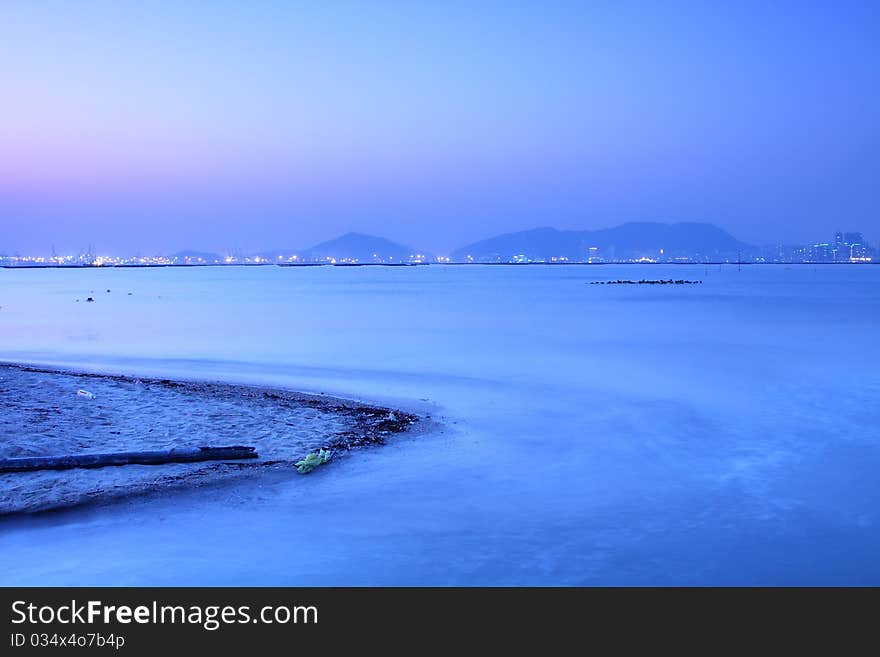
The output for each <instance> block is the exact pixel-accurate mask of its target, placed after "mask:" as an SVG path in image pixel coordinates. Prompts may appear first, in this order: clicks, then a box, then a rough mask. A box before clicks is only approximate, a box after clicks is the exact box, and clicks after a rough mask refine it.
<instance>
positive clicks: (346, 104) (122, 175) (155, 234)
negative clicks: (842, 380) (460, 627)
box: [0, 0, 880, 254]
mask: <svg viewBox="0 0 880 657" xmlns="http://www.w3.org/2000/svg"><path fill="white" fill-rule="evenodd" d="M878 117H880V3H876V2H846V1H837V2H811V1H810V0H805V1H802V2H778V3H767V2H747V1H741V2H736V1H733V2H730V3H717V2H706V3H700V2H697V1H694V0H691V1H686V2H676V1H675V0H671V1H670V2H663V3H658V2H650V1H647V0H645V1H641V2H639V1H632V2H586V1H578V2H556V1H554V0H549V1H545V2H540V3H538V2H516V1H515V0H508V1H498V2H490V1H484V2H480V1H479V0H472V1H469V2H457V1H455V0H451V1H449V2H442V3H439V2H434V3H427V2H426V3H422V2H411V1H406V2H404V1H391V0H388V1H385V2H379V1H376V2H371V1H369V0H363V1H361V2H334V1H333V0H323V1H321V2H294V1H288V2H270V1H260V0H254V1H250V2H243V1H239V2H224V1H222V0H218V1H215V2H210V3H206V2H188V1H186V0H176V1H174V2H151V1H149V0H145V1H140V2H126V1H124V0H116V1H106V2H105V1H101V0H91V1H87V2H86V1H84V2H66V1H63V2H55V1H52V0H41V1H40V2H32V1H28V0H23V1H19V0H0V252H6V253H13V252H22V253H25V252H26V253H48V252H49V251H50V250H51V249H53V248H54V249H56V250H57V252H59V253H64V252H74V251H78V250H80V249H84V248H86V247H88V246H89V245H93V246H94V248H95V250H96V251H99V252H107V253H109V252H113V253H119V254H122V253H131V254H135V253H139V254H151V253H170V252H174V251H176V250H180V249H201V250H212V251H218V252H245V251H256V250H263V249H275V248H303V247H307V246H310V245H312V244H314V243H316V242H319V241H322V240H324V239H328V238H332V237H335V236H337V235H339V234H342V233H345V232H348V231H358V232H365V233H371V234H377V235H382V236H385V237H388V238H391V239H394V240H396V241H400V242H403V243H405V244H409V245H411V246H414V247H418V248H423V249H427V250H431V251H433V252H434V253H438V254H442V253H444V252H448V251H450V250H452V249H454V248H456V247H459V246H462V245H463V244H466V243H469V242H471V241H475V240H477V239H482V238H485V237H489V236H492V235H494V234H497V233H501V232H508V231H512V230H522V229H528V228H533V227H537V226H555V227H557V228H562V229H596V228H604V227H608V226H613V225H616V224H619V223H623V222H625V221H669V222H673V221H706V222H711V223H715V224H717V225H719V226H721V227H722V228H725V229H727V230H728V231H730V232H731V233H733V234H734V235H735V236H736V237H738V238H740V239H742V240H745V241H748V242H752V243H755V244H769V243H774V242H779V241H784V242H802V241H803V242H806V241H816V240H823V239H827V238H829V237H830V235H831V234H833V232H835V231H836V230H860V231H863V232H864V233H865V234H866V236H867V237H868V238H869V239H872V240H875V241H880V121H878Z"/></svg>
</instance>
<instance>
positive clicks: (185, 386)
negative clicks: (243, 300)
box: [0, 364, 418, 514]
mask: <svg viewBox="0 0 880 657" xmlns="http://www.w3.org/2000/svg"><path fill="white" fill-rule="evenodd" d="M80 391H83V392H84V393H87V394H78V393H79V392H80ZM417 422H418V418H417V417H416V416H415V415H412V414H409V413H404V412H402V411H400V410H392V409H389V408H382V407H377V406H369V405H366V404H361V403H356V402H352V401H347V400H343V399H338V398H334V397H329V396H326V395H307V394H303V393H296V392H292V391H289V390H283V389H278V388H267V387H258V386H243V385H231V384H223V383H210V382H198V381H173V380H169V379H155V378H144V377H141V378H138V377H128V376H111V375H99V374H93V373H84V372H74V371H64V370H52V369H47V368H36V367H28V366H20V365H9V364H0V458H14V457H25V456H57V455H68V454H70V455H76V454H92V453H106V452H123V451H137V450H164V449H173V448H186V447H200V446H205V445H235V444H246V445H251V446H254V447H256V448H257V452H258V453H259V455H260V458H259V459H256V460H248V461H234V462H233V461H230V462H222V461H219V462H204V463H171V464H165V465H159V466H153V465H126V466H121V467H104V468H96V469H71V470H63V471H39V472H20V473H6V474H0V514H12V513H21V512H34V511H46V510H50V509H61V508H65V507H71V506H75V505H81V504H86V503H89V504H100V503H109V502H110V501H112V500H118V499H120V498H126V497H132V496H135V495H143V494H146V493H157V492H166V493H167V492H168V491H171V490H172V489H173V490H180V489H184V488H186V487H193V486H199V487H204V486H216V485H223V484H224V483H226V482H228V481H230V480H231V479H241V478H242V477H253V476H256V475H259V474H261V473H264V472H265V471H266V470H267V469H274V470H277V471H279V472H282V473H287V474H289V475H290V476H291V477H294V476H297V475H296V473H295V470H294V467H293V464H294V463H295V462H296V461H297V460H299V459H301V458H303V457H304V456H305V455H307V454H309V453H310V452H313V451H316V450H318V449H321V448H325V449H328V450H331V451H332V452H333V453H334V457H333V458H334V459H339V458H344V457H345V456H346V455H347V454H348V453H349V452H350V450H351V449H354V448H357V447H364V446H367V445H379V444H382V443H384V442H385V440H386V439H387V438H388V437H389V436H390V435H392V434H397V433H401V432H403V431H407V430H409V429H411V428H413V427H414V426H415V425H416V424H417Z"/></svg>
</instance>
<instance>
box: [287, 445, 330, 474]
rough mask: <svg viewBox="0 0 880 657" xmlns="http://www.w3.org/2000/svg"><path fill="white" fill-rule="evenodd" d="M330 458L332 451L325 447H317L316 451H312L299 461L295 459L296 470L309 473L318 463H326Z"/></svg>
mask: <svg viewBox="0 0 880 657" xmlns="http://www.w3.org/2000/svg"><path fill="white" fill-rule="evenodd" d="M331 458H333V452H331V451H329V450H326V449H319V450H318V451H317V452H312V453H311V454H309V455H308V456H306V457H305V458H304V459H302V460H301V461H297V462H296V464H295V465H296V471H297V472H299V473H300V474H309V473H310V472H311V471H312V470H314V469H315V468H317V467H318V466H319V465H324V464H325V463H327V461H329V460H330V459H331Z"/></svg>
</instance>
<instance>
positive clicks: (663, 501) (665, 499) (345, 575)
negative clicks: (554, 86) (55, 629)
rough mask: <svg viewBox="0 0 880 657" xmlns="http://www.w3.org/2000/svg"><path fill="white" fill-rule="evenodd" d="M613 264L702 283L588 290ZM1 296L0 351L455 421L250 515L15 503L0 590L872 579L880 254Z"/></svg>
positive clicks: (188, 273) (619, 271) (76, 278)
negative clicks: (815, 262) (332, 397)
mask: <svg viewBox="0 0 880 657" xmlns="http://www.w3.org/2000/svg"><path fill="white" fill-rule="evenodd" d="M617 278H635V279H639V278H688V279H701V280H702V281H703V284H702V285H692V286H690V285H689V286H663V287H660V286H599V285H589V284H588V283H589V282H590V281H592V280H605V279H617ZM108 288H109V289H111V292H110V293H107V292H106V291H105V290H106V289H108ZM92 290H93V291H94V292H93V293H92V292H91V291H92ZM128 292H131V293H132V294H131V295H130V296H129V295H128ZM89 295H92V296H94V297H95V299H96V301H95V302H94V303H90V304H85V302H84V301H83V299H84V298H85V297H86V296H89ZM77 298H79V299H80V301H79V302H76V301H75V299H77ZM0 306H2V309H0V345H2V346H0V359H17V360H31V361H52V362H57V363H66V364H71V365H76V366H88V367H94V368H98V369H112V370H116V371H122V372H130V373H137V372H143V373H153V374H155V373H162V374H164V375H168V376H192V377H196V378H204V377H207V378H223V379H228V380H235V381H244V382H249V381H250V382H266V383H273V384H282V385H289V386H292V387H295V388H303V389H310V390H321V391H327V392H334V393H339V394H345V395H349V396H355V397H362V398H368V399H377V400H379V401H385V400H395V401H403V402H404V403H405V402H407V401H409V402H412V403H413V404H415V405H420V407H422V408H430V409H432V411H433V413H434V415H435V416H437V417H440V418H441V419H442V421H443V422H444V424H445V426H446V431H445V433H443V434H440V435H434V436H430V437H426V438H425V439H423V440H418V441H411V442H404V443H401V444H399V445H392V446H389V447H388V448H385V449H382V450H378V451H375V452H371V453H370V454H369V455H368V456H367V457H366V459H365V460H363V461H361V462H360V463H359V464H354V463H352V464H350V465H349V464H346V465H344V466H342V465H341V466H340V467H338V468H335V469H330V470H329V471H328V472H326V473H324V474H323V475H322V476H321V477H318V478H315V479H311V478H310V479H308V480H307V481H303V480H302V479H293V480H292V481H291V482H289V483H286V484H283V485H279V487H278V488H277V489H275V490H273V493H272V495H271V496H268V497H266V498H265V499H262V498H259V495H258V494H257V493H254V495H256V496H257V497H256V498H254V499H251V500H249V501H250V502H254V500H257V501H258V502H259V503H258V505H257V511H256V512H254V509H253V504H251V507H250V508H249V509H248V510H247V511H246V510H245V509H244V508H242V509H241V510H240V515H238V514H237V513H236V511H235V510H234V509H233V511H231V512H227V513H225V514H224V515H223V516H222V518H220V519H218V518H217V517H215V516H214V515H212V514H210V513H208V512H207V511H206V509H209V508H210V505H211V501H210V500H207V499H205V500H199V499H196V500H190V499H188V501H187V503H186V504H181V505H180V507H179V508H176V509H174V508H165V507H162V516H163V517H164V520H163V522H162V523H158V521H151V520H144V521H143V522H141V523H140V524H139V525H137V526H135V527H132V523H131V522H130V518H129V517H128V514H131V513H134V514H140V513H141V512H142V510H141V509H138V508H135V509H126V513H125V514H121V513H119V514H117V515H114V512H110V511H103V512H97V511H96V512H94V513H87V514H84V515H83V516H82V517H80V516H76V521H75V522H73V521H71V523H68V524H65V523H64V522H61V521H59V520H55V521H49V520H41V521H15V522H9V521H7V522H6V523H5V527H3V525H0V531H2V536H0V550H3V553H4V554H10V555H12V556H13V557H14V558H15V559H17V560H19V559H24V562H23V563H25V564H27V563H31V564H32V565H31V566H30V567H29V566H27V565H25V566H24V567H23V568H22V570H20V571H19V572H17V573H15V574H10V573H6V574H5V575H0V581H4V582H6V583H15V582H17V583H30V584H40V583H76V582H82V581H83V580H84V579H88V581H90V582H94V583H104V582H106V583H123V582H126V583H146V584H163V583H172V582H180V583H192V584H207V583H209V584H220V583H230V584H245V583H253V584H272V583H276V584H854V583H864V584H868V583H870V584H877V583H880V563H878V562H877V560H876V559H875V556H874V555H875V554H877V549H878V547H880V524H878V523H880V515H878V514H880V512H878V509H880V478H878V477H877V476H876V473H877V472H878V471H880V449H878V445H880V435H878V427H880V423H878V420H877V417H878V413H877V410H876V409H877V399H878V394H880V349H878V348H877V346H876V341H877V336H878V335H880V330H878V328H880V267H875V266H818V267H813V266H792V267H786V266H747V267H744V268H743V269H742V271H737V268H736V267H733V266H731V267H718V266H710V267H697V266H687V267H685V266H669V267H664V266H610V265H606V266H584V267H575V266H565V267H552V266H548V267H539V266H528V267H497V266H491V267H439V266H431V267H418V268H381V267H361V268H329V267H324V268H276V267H263V268H200V269H150V270H95V269H88V270H82V271H64V270H39V271H13V270H0ZM422 400H427V401H422ZM425 405H427V406H425ZM143 504H144V505H149V504H155V505H160V504H161V503H160V502H153V503H148V502H144V503H143ZM297 514H299V515H297ZM310 514H314V517H313V519H314V523H312V524H310V525H309V531H308V532H301V531H300V532H298V531H297V530H296V527H299V526H301V523H302V522H304V521H303V518H306V520H305V522H307V523H308V519H309V518H311V517H312V516H310ZM117 516H118V517H117ZM139 517H140V516H139ZM294 518H296V520H294ZM74 526H76V527H78V528H79V531H75V530H74V529H73V527H74ZM189 526H195V527H197V528H198V530H199V531H198V532H196V533H195V534H193V533H192V532H186V531H176V530H180V529H181V528H184V527H189ZM83 527H85V528H86V530H85V531H83V530H82V528H83ZM233 527H234V529H233ZM62 550H64V551H66V552H65V554H66V556H65V557H64V558H63V559H61V558H60V554H61V551H62ZM90 550H99V551H101V553H102V554H105V555H107V556H106V558H105V559H104V560H102V561H100V562H94V561H92V560H90V559H89V556H88V553H89V551H90ZM28 555H29V556H28ZM255 557H256V558H255ZM158 558H161V559H163V560H164V563H167V564H168V568H169V571H168V573H169V574H168V575H167V577H166V576H164V575H157V574H156V572H155V569H151V568H150V564H151V563H154V562H155V560H156V559H158ZM217 561H222V562H223V563H224V564H225V569H224V572H223V574H222V575H220V574H218V573H217V572H216V569H212V568H211V564H212V563H216V562H217ZM47 564H52V565H47ZM74 573H80V574H79V575H76V574H74ZM82 573H86V574H85V575H83V574H82ZM175 577H176V579H175Z"/></svg>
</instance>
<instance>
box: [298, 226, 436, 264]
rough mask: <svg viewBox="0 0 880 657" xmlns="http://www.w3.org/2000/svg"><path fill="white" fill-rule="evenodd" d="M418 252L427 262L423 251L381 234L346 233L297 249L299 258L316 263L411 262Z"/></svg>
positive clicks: (426, 255)
mask: <svg viewBox="0 0 880 657" xmlns="http://www.w3.org/2000/svg"><path fill="white" fill-rule="evenodd" d="M419 255H422V256H424V257H425V260H426V261H427V258H428V254H427V253H425V252H424V251H419V250H417V249H412V248H410V247H408V246H404V245H402V244H398V243H396V242H392V241H390V240H386V239H385V238H383V237H375V236H373V235H364V234H362V233H346V234H345V235H343V236H342V237H337V238H336V239H334V240H329V241H327V242H321V243H320V244H317V245H315V246H313V247H312V248H310V249H306V250H305V251H300V252H299V256H300V259H302V260H304V261H312V262H315V261H326V260H329V259H334V260H336V262H337V263H341V262H357V263H374V262H384V263H397V262H411V261H412V260H414V259H417V256H419Z"/></svg>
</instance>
